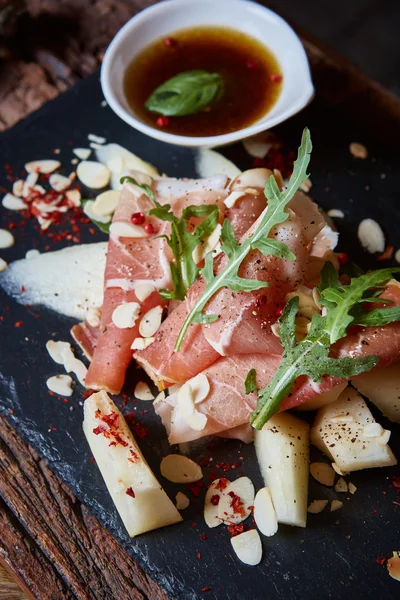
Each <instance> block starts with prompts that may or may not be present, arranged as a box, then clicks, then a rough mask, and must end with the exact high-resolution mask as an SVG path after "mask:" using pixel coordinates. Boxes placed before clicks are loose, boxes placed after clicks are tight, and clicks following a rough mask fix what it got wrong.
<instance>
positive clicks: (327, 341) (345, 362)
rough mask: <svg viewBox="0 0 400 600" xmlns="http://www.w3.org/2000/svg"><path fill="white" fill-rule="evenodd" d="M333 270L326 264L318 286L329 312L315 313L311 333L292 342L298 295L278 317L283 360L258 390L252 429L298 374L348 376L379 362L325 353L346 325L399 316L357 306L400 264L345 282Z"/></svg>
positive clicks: (316, 378)
mask: <svg viewBox="0 0 400 600" xmlns="http://www.w3.org/2000/svg"><path fill="white" fill-rule="evenodd" d="M333 271H334V269H333V265H331V263H327V264H326V265H325V267H324V269H323V272H322V281H321V285H320V286H319V289H320V292H321V295H322V297H321V300H320V301H321V303H323V304H324V305H325V307H326V309H327V314H326V315H325V316H321V315H314V316H313V318H312V321H311V326H310V331H309V333H308V334H307V336H306V337H305V338H304V339H303V340H302V341H301V342H297V341H296V323H295V318H296V314H297V309H298V303H299V298H298V296H295V297H294V298H292V299H291V300H290V301H289V302H288V303H287V305H286V306H285V309H284V311H283V314H282V317H281V319H280V321H279V323H280V332H279V335H280V338H281V343H282V346H283V355H282V361H281V363H280V365H279V367H278V369H277V370H276V371H275V374H274V376H273V377H272V379H271V381H270V382H269V384H268V385H267V387H266V388H264V389H263V390H261V391H259V393H258V403H257V408H256V410H255V411H254V412H253V414H252V415H251V418H250V422H251V424H252V425H253V427H255V428H256V429H261V428H262V427H263V425H264V424H265V423H266V422H267V421H268V420H269V419H270V418H271V417H272V416H273V415H274V414H275V413H276V412H277V411H278V410H279V408H280V405H281V403H282V401H283V400H284V399H285V398H286V396H287V395H288V394H289V393H290V392H291V391H292V389H293V386H294V383H295V381H296V379H297V377H300V376H301V375H305V376H307V377H309V378H310V379H311V380H312V381H315V382H317V383H321V379H322V376H323V375H333V376H334V377H338V378H345V379H348V378H349V377H354V376H355V375H359V374H360V373H364V372H365V371H370V370H371V369H372V368H373V367H375V366H376V365H377V364H378V362H379V357H378V356H366V357H361V358H350V357H344V358H331V357H329V352H330V349H331V343H332V340H333V341H336V340H338V339H340V338H342V337H344V336H345V335H346V332H347V327H348V326H349V325H350V324H353V325H355V324H357V325H358V324H368V321H369V320H370V321H374V325H384V324H387V323H389V322H392V321H395V320H400V311H399V310H394V309H393V308H391V307H389V308H383V309H375V310H372V311H371V312H369V313H368V312H367V311H365V309H364V308H363V307H362V306H361V304H362V303H363V302H365V301H367V302H368V301H373V302H376V300H377V299H376V297H375V295H376V294H377V293H380V292H381V291H382V288H381V284H382V283H383V282H386V281H388V279H390V278H391V277H392V275H393V274H394V273H398V272H399V271H400V269H399V268H398V269H382V270H380V271H374V272H371V273H367V274H366V275H361V276H360V277H356V278H354V279H353V280H352V281H351V283H350V284H349V285H346V286H342V285H340V284H339V281H338V277H337V274H335V275H334V273H333ZM377 286H380V289H379V290H376V287H377ZM378 300H379V299H378ZM396 308H398V307H396ZM353 311H355V314H354V313H353ZM353 314H354V316H352V315H353ZM370 315H372V316H371V317H370Z"/></svg>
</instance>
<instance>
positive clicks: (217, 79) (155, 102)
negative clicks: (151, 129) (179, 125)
mask: <svg viewBox="0 0 400 600" xmlns="http://www.w3.org/2000/svg"><path fill="white" fill-rule="evenodd" d="M223 89H224V82H223V80H222V77H221V75H219V73H209V72H208V71H203V70H195V71H185V72H184V73H179V75H175V77H172V78H171V79H168V81H165V82H164V83H162V84H161V85H160V86H159V87H158V88H156V89H155V90H154V92H153V93H152V94H151V95H150V97H149V98H148V99H147V100H146V102H145V107H146V108H147V110H149V111H150V112H154V113H157V114H159V115H164V116H166V117H182V116H184V115H194V114H195V113H198V112H200V111H201V110H202V109H203V108H206V107H208V106H211V104H213V103H214V102H215V101H216V100H218V99H219V98H220V97H221V95H222V93H223Z"/></svg>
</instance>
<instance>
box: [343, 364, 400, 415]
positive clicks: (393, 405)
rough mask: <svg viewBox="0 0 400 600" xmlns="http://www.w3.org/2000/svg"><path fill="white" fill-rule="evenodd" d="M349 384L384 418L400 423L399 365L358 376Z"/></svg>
mask: <svg viewBox="0 0 400 600" xmlns="http://www.w3.org/2000/svg"><path fill="white" fill-rule="evenodd" d="M351 383H352V384H353V385H354V387H355V388H357V390H358V391H359V392H360V394H363V396H365V397H366V398H368V400H371V402H372V404H375V406H376V407H377V408H379V410H380V411H381V413H382V414H383V415H385V417H387V418H388V419H390V420H391V421H393V422H394V423H400V363H397V364H394V365H389V366H388V367H380V368H379V369H374V370H373V371H370V372H369V373H363V374H362V375H358V376H357V377H354V379H352V381H351Z"/></svg>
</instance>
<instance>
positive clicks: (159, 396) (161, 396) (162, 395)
mask: <svg viewBox="0 0 400 600" xmlns="http://www.w3.org/2000/svg"><path fill="white" fill-rule="evenodd" d="M171 387H172V386H171ZM169 391H170V393H171V388H169ZM163 400H165V392H164V390H162V391H161V392H160V393H159V394H157V396H156V397H155V398H154V402H153V405H154V406H155V405H156V404H157V402H162V401H163Z"/></svg>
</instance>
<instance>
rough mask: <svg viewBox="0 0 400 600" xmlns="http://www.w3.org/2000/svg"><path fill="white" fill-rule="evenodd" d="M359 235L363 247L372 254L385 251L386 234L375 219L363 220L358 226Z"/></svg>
mask: <svg viewBox="0 0 400 600" xmlns="http://www.w3.org/2000/svg"><path fill="white" fill-rule="evenodd" d="M357 235H358V239H359V240H360V244H361V245H362V247H363V248H365V250H367V251H368V252H370V253H371V254H374V253H375V252H383V251H384V249H385V236H384V233H383V231H382V228H381V226H380V225H379V223H377V222H376V221H374V220H373V219H363V221H361V223H360V224H359V226H358V233H357Z"/></svg>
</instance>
